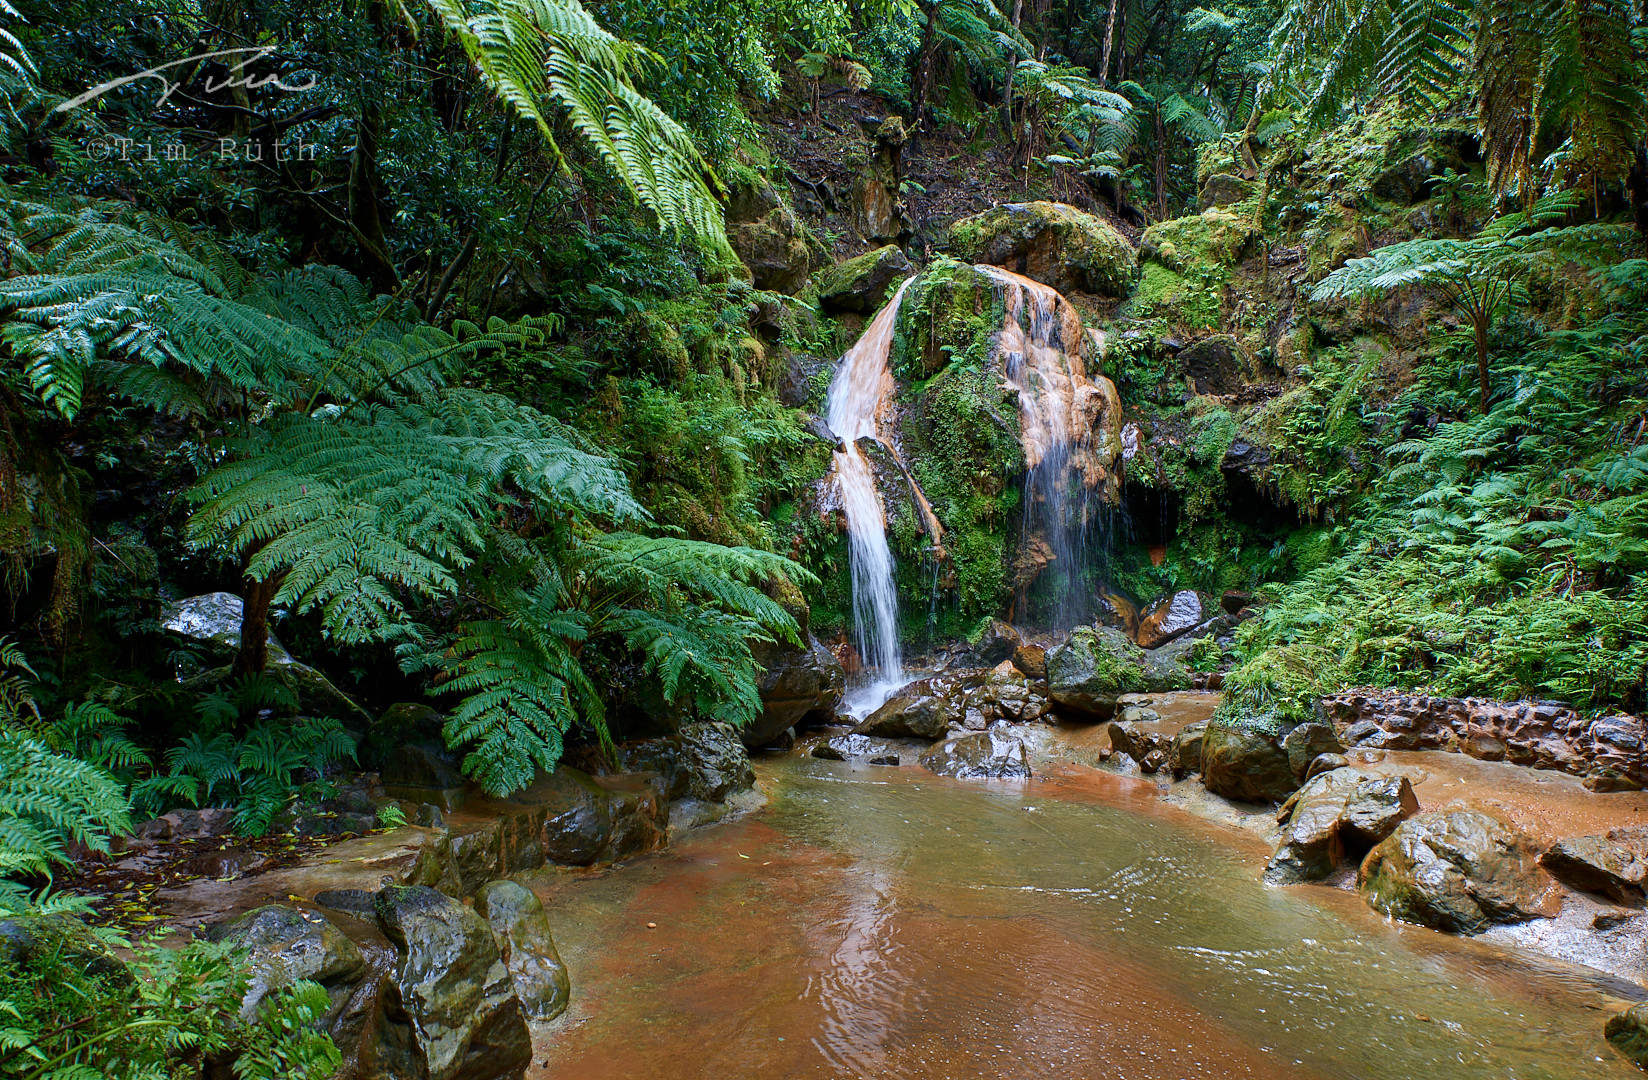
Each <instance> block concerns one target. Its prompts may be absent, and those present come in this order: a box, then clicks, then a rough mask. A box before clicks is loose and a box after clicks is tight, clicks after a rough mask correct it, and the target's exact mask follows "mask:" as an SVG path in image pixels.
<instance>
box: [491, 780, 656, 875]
mask: <svg viewBox="0 0 1648 1080" xmlns="http://www.w3.org/2000/svg"><path fill="white" fill-rule="evenodd" d="M504 803H505V804H506V805H507V808H508V809H507V811H505V812H502V813H500V814H499V815H498V816H497V820H498V821H499V823H500V828H501V829H502V831H503V835H502V837H501V839H500V848H499V855H498V862H497V863H496V869H495V870H493V871H492V872H491V873H490V874H489V875H488V876H489V877H497V876H498V875H499V874H507V873H515V872H517V871H520V870H525V869H530V868H532V867H533V866H534V865H536V866H542V865H543V864H544V863H545V862H552V863H559V864H562V865H566V866H591V865H594V864H596V863H606V862H611V861H613V860H614V859H621V858H623V857H625V856H627V855H636V854H640V853H641V852H645V851H651V850H652V849H654V848H659V847H663V846H664V845H665V844H666V843H667V842H668V839H669V831H668V830H669V798H668V794H667V791H666V790H665V786H664V780H663V778H662V777H660V776H658V775H657V774H656V773H620V774H618V775H616V776H603V777H600V778H599V779H597V778H595V777H592V776H590V775H589V774H587V773H584V772H581V771H579V770H577V769H574V768H572V767H570V766H567V765H561V766H558V767H557V768H556V769H555V771H554V772H553V773H549V774H546V775H540V776H539V777H538V779H537V780H535V781H533V783H532V784H531V785H530V786H528V787H526V788H523V789H522V790H520V791H518V792H516V793H515V794H513V795H511V796H510V797H509V798H508V799H506V800H504ZM482 872H483V871H482V870H480V869H479V866H477V868H476V869H475V871H474V873H475V874H477V875H478V874H480V873H482ZM464 880H465V882H466V884H467V883H469V882H472V881H473V876H472V875H471V874H469V873H466V874H465V876H464Z"/></svg>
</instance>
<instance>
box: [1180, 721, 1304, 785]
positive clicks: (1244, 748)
mask: <svg viewBox="0 0 1648 1080" xmlns="http://www.w3.org/2000/svg"><path fill="white" fill-rule="evenodd" d="M1283 733H1284V729H1283V726H1282V725H1281V724H1279V723H1278V722H1277V721H1276V719H1275V718H1274V717H1271V716H1269V715H1264V716H1256V717H1247V716H1236V717H1215V718H1214V719H1213V720H1212V721H1211V722H1210V723H1209V724H1208V726H1207V734H1206V735H1205V736H1203V738H1202V783H1203V784H1204V785H1206V787H1207V789H1208V790H1209V791H1211V792H1213V793H1214V794H1216V795H1223V796H1224V797H1225V798H1227V799H1242V800H1244V801H1246V802H1278V801H1280V800H1282V799H1285V798H1287V797H1288V796H1289V795H1291V794H1292V793H1293V790H1294V788H1295V787H1297V786H1298V780H1297V778H1296V777H1294V775H1293V769H1292V768H1291V767H1289V765H1288V756H1287V750H1285V749H1284V748H1283V746H1282V738H1283Z"/></svg>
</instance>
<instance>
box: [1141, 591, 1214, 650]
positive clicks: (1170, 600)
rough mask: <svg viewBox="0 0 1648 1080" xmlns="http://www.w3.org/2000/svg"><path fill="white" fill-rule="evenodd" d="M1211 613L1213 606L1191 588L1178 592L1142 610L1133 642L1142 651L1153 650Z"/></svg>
mask: <svg viewBox="0 0 1648 1080" xmlns="http://www.w3.org/2000/svg"><path fill="white" fill-rule="evenodd" d="M1212 614H1213V610H1212V605H1210V604H1208V603H1206V602H1205V601H1204V600H1203V598H1202V595H1201V594H1200V593H1198V592H1196V591H1194V590H1192V589H1181V590H1179V591H1178V592H1176V593H1172V594H1170V595H1168V596H1164V597H1162V598H1161V599H1159V600H1157V601H1156V602H1155V603H1153V604H1151V605H1150V606H1149V607H1147V608H1145V611H1144V615H1143V617H1142V618H1140V620H1139V630H1138V633H1136V634H1135V635H1134V641H1135V642H1136V643H1137V644H1138V646H1139V647H1140V648H1141V649H1155V648H1160V647H1161V646H1163V645H1166V644H1167V643H1168V642H1169V641H1172V640H1173V639H1174V638H1176V637H1178V636H1179V635H1181V634H1183V633H1186V632H1187V631H1189V630H1193V629H1195V628H1196V627H1197V626H1199V625H1201V624H1202V623H1203V622H1205V621H1207V619H1208V617H1209V616H1210V615H1212Z"/></svg>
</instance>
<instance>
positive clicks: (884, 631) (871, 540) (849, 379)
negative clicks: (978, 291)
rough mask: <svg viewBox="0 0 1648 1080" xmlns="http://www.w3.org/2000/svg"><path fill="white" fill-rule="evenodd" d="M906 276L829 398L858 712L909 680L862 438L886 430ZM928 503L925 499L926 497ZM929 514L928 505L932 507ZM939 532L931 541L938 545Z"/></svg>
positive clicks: (845, 359)
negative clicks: (859, 675) (860, 677)
mask: <svg viewBox="0 0 1648 1080" xmlns="http://www.w3.org/2000/svg"><path fill="white" fill-rule="evenodd" d="M909 285H910V281H909V280H906V281H905V282H904V283H903V284H902V285H900V286H899V287H898V291H897V292H895V293H894V294H893V298H892V299H891V300H889V301H888V302H887V305H886V306H885V307H883V308H882V309H881V310H880V311H879V312H878V313H877V314H876V317H875V318H874V319H872V320H871V321H870V325H869V326H868V327H867V328H866V329H865V331H864V334H863V336H862V337H860V338H859V339H858V341H857V343H856V344H854V345H853V347H852V348H850V349H848V350H847V352H846V354H845V355H844V356H842V358H841V365H840V366H839V367H838V368H836V373H835V378H834V379H833V380H831V382H830V391H829V395H828V397H827V398H826V407H827V412H828V416H827V418H826V419H827V421H828V423H829V425H830V430H831V431H833V432H835V434H836V435H837V436H839V437H840V439H841V441H842V444H843V448H842V449H841V450H838V451H836V454H835V478H836V484H837V486H838V488H839V490H840V493H841V507H842V510H843V511H845V513H846V515H847V544H848V547H847V551H848V562H849V564H850V566H851V569H852V590H853V634H854V636H855V638H856V639H857V644H858V652H859V655H860V656H861V657H862V658H863V660H864V666H865V669H866V671H867V673H868V674H869V680H870V685H869V686H868V687H864V688H861V690H860V691H859V692H858V693H856V694H854V695H853V696H852V697H851V699H850V700H849V702H848V708H849V710H850V711H853V712H855V713H857V712H860V711H868V709H873V708H875V707H876V706H877V705H879V704H880V703H881V701H884V700H886V697H887V695H888V694H889V693H891V692H892V690H893V689H895V688H897V687H898V686H899V685H901V684H902V683H903V681H904V665H903V661H902V657H901V655H900V651H899V644H898V590H897V588H896V587H895V585H894V584H893V551H892V548H891V547H890V546H888V543H887V513H886V510H885V508H884V507H883V506H882V504H881V495H880V493H879V492H878V491H877V490H876V480H875V470H874V469H873V468H872V467H871V464H870V461H869V459H868V458H867V457H865V456H864V451H863V450H862V449H861V448H860V447H859V445H858V440H859V439H862V438H870V439H874V440H875V441H876V442H878V443H882V444H883V445H886V440H885V439H883V438H882V436H881V426H882V425H881V420H882V412H883V410H884V409H885V408H886V405H887V403H888V402H889V401H890V400H891V392H892V389H893V376H892V373H891V372H890V371H888V370H887V352H888V350H889V349H890V348H891V347H892V342H893V324H894V323H895V322H897V320H898V306H899V303H900V302H901V301H902V300H903V299H904V290H905V289H907V288H908V287H909ZM922 501H923V502H924V500H922ZM929 513H930V511H929ZM937 540H938V538H937V536H936V535H935V537H934V542H935V543H937Z"/></svg>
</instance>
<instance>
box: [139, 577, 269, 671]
mask: <svg viewBox="0 0 1648 1080" xmlns="http://www.w3.org/2000/svg"><path fill="white" fill-rule="evenodd" d="M245 612H246V605H245V603H244V601H242V600H241V598H240V597H238V596H236V595H235V594H234V593H231V592H213V593H203V594H201V595H200V596H188V597H185V598H183V599H182V600H178V601H175V602H174V603H170V604H167V605H166V606H165V607H163V608H161V610H160V628H161V629H162V630H170V631H171V632H172V633H174V634H178V635H181V636H183V637H186V638H189V639H190V640H191V641H203V642H206V643H207V644H209V645H211V646H212V647H213V649H214V651H216V652H217V653H218V654H219V655H220V656H222V657H223V658H228V657H230V656H233V655H234V653H235V652H236V650H238V649H239V648H240V622H241V619H242V618H243V617H244V615H245ZM291 660H292V654H291V653H289V652H287V651H286V648H285V646H283V645H281V643H280V642H279V641H278V640H276V638H275V634H274V631H272V630H271V631H270V632H269V662H270V663H271V664H282V663H290V662H291Z"/></svg>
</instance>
